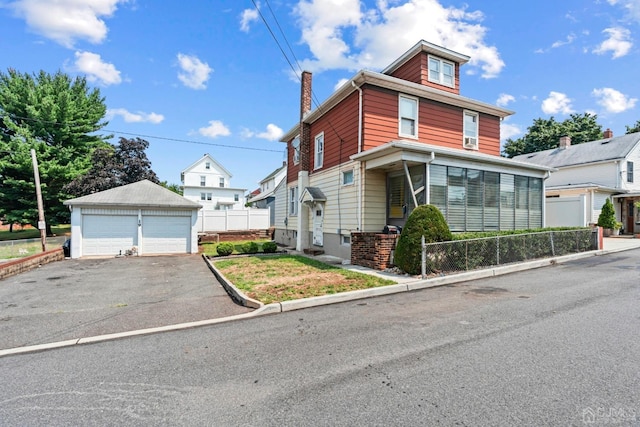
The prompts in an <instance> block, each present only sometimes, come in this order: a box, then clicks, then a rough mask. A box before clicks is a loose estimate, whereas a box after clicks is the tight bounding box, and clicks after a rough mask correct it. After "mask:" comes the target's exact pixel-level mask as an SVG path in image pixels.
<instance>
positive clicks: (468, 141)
mask: <svg viewBox="0 0 640 427" xmlns="http://www.w3.org/2000/svg"><path fill="white" fill-rule="evenodd" d="M464 146H465V148H478V139H477V138H471V137H468V136H467V137H465V138H464Z"/></svg>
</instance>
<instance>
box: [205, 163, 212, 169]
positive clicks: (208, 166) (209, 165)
mask: <svg viewBox="0 0 640 427" xmlns="http://www.w3.org/2000/svg"><path fill="white" fill-rule="evenodd" d="M204 168H205V169H207V170H208V169H211V162H206V163H205V164H204Z"/></svg>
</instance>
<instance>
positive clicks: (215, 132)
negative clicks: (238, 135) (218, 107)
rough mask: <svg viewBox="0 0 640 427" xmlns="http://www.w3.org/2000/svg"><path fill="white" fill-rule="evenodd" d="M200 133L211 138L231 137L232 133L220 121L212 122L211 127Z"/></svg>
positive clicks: (202, 129) (201, 130) (203, 129)
mask: <svg viewBox="0 0 640 427" xmlns="http://www.w3.org/2000/svg"><path fill="white" fill-rule="evenodd" d="M198 133H199V134H200V135H202V136H207V137H209V138H217V137H219V136H229V135H231V131H230V130H229V128H228V127H226V126H225V124H224V123H222V122H221V121H220V120H211V121H210V122H209V126H207V127H206V128H200V129H198Z"/></svg>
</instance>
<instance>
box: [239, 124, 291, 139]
mask: <svg viewBox="0 0 640 427" xmlns="http://www.w3.org/2000/svg"><path fill="white" fill-rule="evenodd" d="M282 135H284V132H283V130H282V129H280V128H279V127H278V126H276V125H274V124H273V123H269V124H268V125H267V129H266V130H265V131H264V132H253V131H251V130H249V129H243V130H242V137H243V138H254V137H256V138H261V139H266V140H267V141H278V140H279V139H280V138H281V137H282Z"/></svg>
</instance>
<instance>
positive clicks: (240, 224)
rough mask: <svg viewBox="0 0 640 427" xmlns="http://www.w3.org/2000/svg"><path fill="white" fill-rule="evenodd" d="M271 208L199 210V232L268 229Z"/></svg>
mask: <svg viewBox="0 0 640 427" xmlns="http://www.w3.org/2000/svg"><path fill="white" fill-rule="evenodd" d="M268 228H269V209H237V210H234V209H229V210H223V211H203V210H200V211H199V212H198V222H197V229H198V233H204V232H209V231H235V230H266V229H268Z"/></svg>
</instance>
